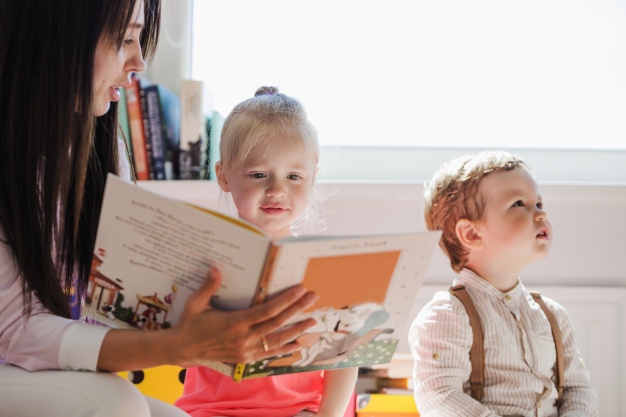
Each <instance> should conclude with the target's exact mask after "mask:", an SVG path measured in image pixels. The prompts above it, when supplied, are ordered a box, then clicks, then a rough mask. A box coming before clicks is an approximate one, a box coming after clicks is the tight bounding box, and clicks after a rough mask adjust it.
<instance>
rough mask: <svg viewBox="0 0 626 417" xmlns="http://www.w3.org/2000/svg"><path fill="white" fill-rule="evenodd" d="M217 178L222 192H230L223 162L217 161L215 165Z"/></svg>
mask: <svg viewBox="0 0 626 417" xmlns="http://www.w3.org/2000/svg"><path fill="white" fill-rule="evenodd" d="M215 176H216V177H217V183H218V184H219V185H220V188H221V189H222V191H224V192H225V193H228V192H230V185H229V184H228V179H227V178H226V173H225V172H224V165H223V164H222V161H217V162H216V163H215Z"/></svg>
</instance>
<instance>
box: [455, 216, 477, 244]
mask: <svg viewBox="0 0 626 417" xmlns="http://www.w3.org/2000/svg"><path fill="white" fill-rule="evenodd" d="M455 232H456V237H457V238H458V239H459V241H460V242H461V244H462V245H463V246H464V247H465V248H467V249H470V250H477V249H480V248H482V247H483V239H482V237H481V236H480V233H479V231H478V229H477V228H476V224H475V223H474V222H473V221H471V220H469V219H460V220H459V221H458V222H456V227H455Z"/></svg>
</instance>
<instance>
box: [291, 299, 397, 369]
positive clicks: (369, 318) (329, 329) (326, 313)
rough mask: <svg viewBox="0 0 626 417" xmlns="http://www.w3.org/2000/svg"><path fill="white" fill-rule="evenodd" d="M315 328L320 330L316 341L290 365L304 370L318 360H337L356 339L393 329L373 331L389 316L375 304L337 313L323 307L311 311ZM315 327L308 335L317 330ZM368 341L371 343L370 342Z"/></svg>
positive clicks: (346, 308)
mask: <svg viewBox="0 0 626 417" xmlns="http://www.w3.org/2000/svg"><path fill="white" fill-rule="evenodd" d="M313 317H314V318H315V319H316V321H317V326H321V327H323V330H322V332H321V333H320V334H319V336H317V337H318V340H317V341H316V342H315V343H313V344H312V345H311V346H310V347H304V348H303V349H302V350H301V351H300V355H301V359H299V360H297V361H295V362H294V363H293V364H292V366H297V367H304V366H307V365H310V364H312V363H319V362H321V361H328V360H333V361H338V360H340V359H341V358H342V357H343V356H345V355H346V354H347V353H348V352H350V351H351V350H352V348H353V346H354V345H355V343H356V342H357V341H359V338H360V337H362V336H366V335H368V334H369V333H370V332H372V331H374V332H375V333H374V334H372V336H373V337H372V338H371V339H373V338H374V337H376V335H377V334H381V333H385V332H388V333H393V329H385V328H383V329H380V330H374V328H375V327H376V326H379V325H381V324H384V323H385V322H386V321H387V319H388V318H389V313H387V311H385V309H384V307H383V306H381V305H380V304H376V303H365V304H359V305H355V306H350V307H344V308H342V309H340V310H335V309H334V308H324V309H320V310H317V311H315V312H314V316H313ZM317 326H314V327H313V328H311V329H309V330H308V332H315V331H316V330H318V328H317ZM371 339H370V340H371Z"/></svg>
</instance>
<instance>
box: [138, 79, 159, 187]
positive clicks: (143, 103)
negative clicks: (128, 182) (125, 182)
mask: <svg viewBox="0 0 626 417" xmlns="http://www.w3.org/2000/svg"><path fill="white" fill-rule="evenodd" d="M139 107H140V108H141V123H142V126H143V136H144V143H145V148H146V165H147V167H148V177H149V178H150V179H151V180H154V179H156V175H155V171H154V163H153V160H152V152H153V151H152V132H151V131H150V122H149V120H148V101H147V99H146V89H145V87H144V86H142V85H141V82H139Z"/></svg>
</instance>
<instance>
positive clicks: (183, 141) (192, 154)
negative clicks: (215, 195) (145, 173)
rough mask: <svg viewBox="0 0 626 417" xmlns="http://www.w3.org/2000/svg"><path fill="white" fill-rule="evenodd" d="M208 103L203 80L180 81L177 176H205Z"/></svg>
mask: <svg viewBox="0 0 626 417" xmlns="http://www.w3.org/2000/svg"><path fill="white" fill-rule="evenodd" d="M209 109H210V103H209V97H208V94H207V92H206V91H205V89H204V83H203V82H202V81H195V80H182V81H181V84H180V110H181V118H180V156H179V157H180V164H179V165H180V178H181V179H205V177H203V175H206V170H203V162H204V163H206V162H205V160H206V158H205V156H204V155H205V152H206V147H207V140H208V138H207V128H206V127H207V121H208V117H209V116H210V110H209Z"/></svg>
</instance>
